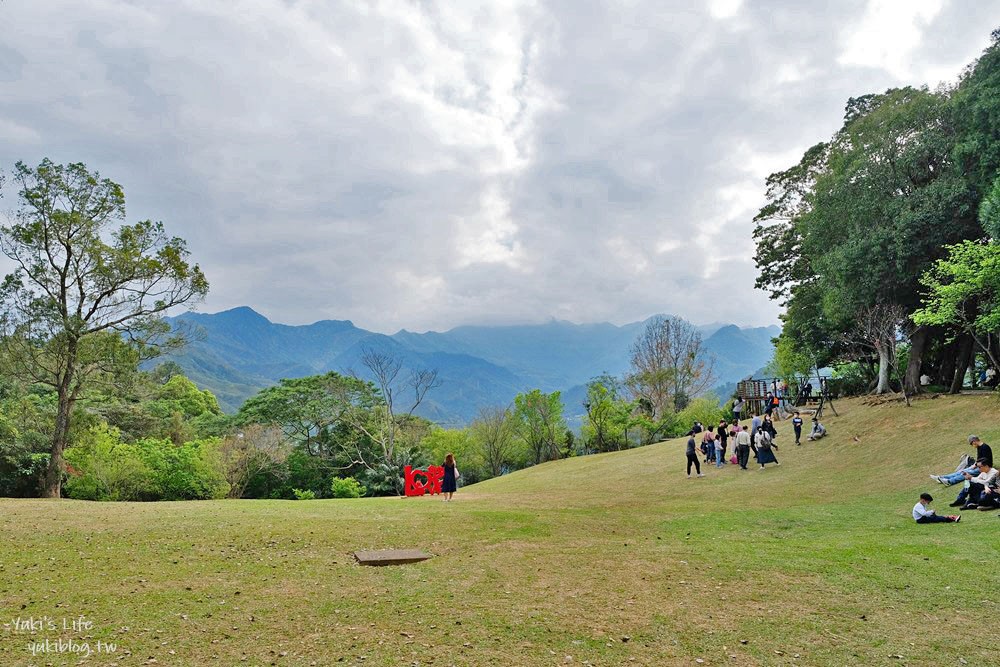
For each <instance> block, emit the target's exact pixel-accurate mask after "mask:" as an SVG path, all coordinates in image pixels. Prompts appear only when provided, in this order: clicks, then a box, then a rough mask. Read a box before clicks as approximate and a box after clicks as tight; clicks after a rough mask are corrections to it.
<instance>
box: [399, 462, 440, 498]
mask: <svg viewBox="0 0 1000 667" xmlns="http://www.w3.org/2000/svg"><path fill="white" fill-rule="evenodd" d="M419 477H422V478H423V480H421V479H418V478H419ZM403 479H404V480H405V482H406V486H405V490H404V491H403V493H405V494H406V495H408V496H422V495H424V494H425V493H429V494H435V493H441V480H443V479H444V467H443V466H427V470H420V469H414V468H412V467H411V466H406V467H405V468H403Z"/></svg>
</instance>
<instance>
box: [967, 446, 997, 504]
mask: <svg viewBox="0 0 1000 667" xmlns="http://www.w3.org/2000/svg"><path fill="white" fill-rule="evenodd" d="M976 465H977V466H978V467H979V475H977V476H976V477H973V476H972V475H970V474H969V473H964V475H965V479H967V480H969V502H967V503H966V504H965V505H963V506H962V509H963V510H974V509H981V510H992V509H997V508H998V507H1000V470H997V469H996V468H994V467H993V466H991V465H990V464H989V463H988V462H987V461H986V459H979V460H978V461H976Z"/></svg>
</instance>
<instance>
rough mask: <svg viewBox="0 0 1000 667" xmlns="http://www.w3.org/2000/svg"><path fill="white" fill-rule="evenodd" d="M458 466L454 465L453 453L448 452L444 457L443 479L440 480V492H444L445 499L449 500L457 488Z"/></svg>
mask: <svg viewBox="0 0 1000 667" xmlns="http://www.w3.org/2000/svg"><path fill="white" fill-rule="evenodd" d="M459 477H460V475H459V473H458V467H457V466H456V465H455V455H454V454H448V455H447V456H445V457H444V479H443V480H442V481H441V493H443V494H444V499H445V501H450V500H451V497H452V496H454V495H455V491H457V490H458V478H459Z"/></svg>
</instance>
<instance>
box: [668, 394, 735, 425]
mask: <svg viewBox="0 0 1000 667" xmlns="http://www.w3.org/2000/svg"><path fill="white" fill-rule="evenodd" d="M722 415H723V409H722V406H720V405H719V399H718V398H717V397H716V396H715V395H713V394H708V395H706V396H702V397H701V398H696V399H694V400H693V401H691V402H689V403H688V405H687V407H686V408H684V409H683V410H681V411H680V412H678V413H677V421H676V422H675V424H674V433H673V435H682V434H683V433H687V431H688V429H690V428H691V425H692V424H694V423H695V422H696V421H700V422H701V423H702V424H703V425H704V426H705V428H712V427H713V426H715V425H717V424H718V423H719V421H720V420H721V419H722Z"/></svg>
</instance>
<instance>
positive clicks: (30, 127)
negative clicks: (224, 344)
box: [0, 0, 1000, 332]
mask: <svg viewBox="0 0 1000 667" xmlns="http://www.w3.org/2000/svg"><path fill="white" fill-rule="evenodd" d="M995 27H1000V0H988V1H987V0H982V1H980V0H950V1H949V0H839V1H838V2H812V3H804V2H801V1H800V0H784V1H782V0H776V1H773V2H763V1H761V2H742V1H741V0H709V1H707V2H705V3H704V4H703V5H699V4H698V3H697V2H693V1H677V2H674V1H668V0H653V1H650V2H643V1H641V0H619V1H618V2H599V1H596V0H551V1H542V0H538V1H534V0H524V1H520V0H510V1H501V0H487V1H485V2H472V1H468V2H466V1H462V0H451V1H450V2H436V1H434V0H411V1H403V0H385V1H381V0H371V1H369V2H341V1H337V0H235V1H233V2H204V1H202V0H172V1H171V2H162V1H159V0H45V1H44V2H43V1H40V0H0V167H3V168H4V169H8V170H9V168H10V166H11V165H12V164H13V162H14V161H16V160H23V161H25V162H26V163H28V164H37V163H38V162H39V161H40V160H41V159H42V158H44V157H49V158H51V159H52V160H54V161H57V162H77V161H80V162H84V163H86V164H87V165H88V167H90V168H91V169H94V170H97V171H99V172H100V173H101V175H102V176H105V177H108V178H111V179H112V180H115V181H116V182H118V183H120V184H121V185H122V186H123V187H124V189H125V194H126V199H127V207H128V219H129V220H130V221H135V220H140V219H147V218H151V219H155V220H162V221H163V222H164V224H165V225H166V227H167V230H168V232H170V233H171V234H174V235H178V236H181V237H183V238H185V239H186V240H187V242H188V246H189V249H190V251H191V257H192V259H193V260H194V261H195V262H197V263H198V264H200V266H201V267H202V269H203V270H204V272H205V273H206V275H207V277H208V279H209V282H210V284H211V290H210V293H209V296H208V297H207V299H206V300H205V301H204V302H203V303H201V304H199V305H198V307H197V308H198V310H200V311H202V312H215V311H219V310H224V309H228V308H231V307H236V306H241V305H249V306H251V307H253V308H254V309H255V310H257V311H259V312H261V313H263V314H264V315H266V316H267V317H268V318H270V319H271V320H272V321H277V322H284V323H289V324H302V323H308V322H313V321H316V320H320V319H350V320H352V321H354V323H355V324H357V325H358V326H362V327H365V328H368V329H371V330H375V331H382V332H393V331H396V330H398V329H400V328H406V329H409V330H411V331H425V330H445V329H448V328H451V327H454V326H458V325H462V324H513V323H536V322H544V321H548V320H550V319H553V318H555V319H560V320H568V321H573V322H581V323H583V322H603V321H610V322H613V323H616V324H623V323H626V322H632V321H637V320H642V319H644V318H646V317H648V316H649V315H651V314H654V313H670V314H676V315H681V316H683V317H686V318H687V319H689V320H691V321H694V322H697V323H706V322H735V323H737V324H741V325H767V324H772V323H776V322H777V316H778V314H779V307H778V305H777V304H776V303H774V302H772V301H769V300H768V299H767V297H766V295H765V294H763V293H762V292H759V291H755V290H754V289H753V283H754V279H755V277H756V269H755V267H754V264H753V252H754V250H753V241H752V238H751V231H752V229H753V222H752V219H753V216H754V214H755V213H756V211H757V210H758V209H759V207H760V206H761V205H762V203H763V194H764V179H765V178H766V176H767V175H768V174H769V173H772V172H774V171H777V170H780V169H784V168H787V167H789V166H792V165H793V164H795V163H796V162H797V161H798V158H799V157H800V156H801V154H802V153H803V151H804V150H805V149H806V148H808V147H809V146H811V145H813V144H815V143H817V142H819V141H823V140H825V139H827V138H829V137H830V136H831V135H832V134H833V132H835V131H836V130H837V128H838V127H839V126H840V123H841V120H842V118H843V109H844V104H845V102H846V101H847V99H848V98H849V97H851V96H857V95H862V94H865V93H870V92H881V91H884V90H885V89H887V88H890V87H895V86H901V85H922V84H927V85H929V86H931V87H932V88H933V87H936V86H937V85H939V84H941V83H942V82H953V81H954V80H955V79H956V78H957V77H958V75H959V74H960V72H961V70H962V68H963V67H964V66H965V65H967V64H968V63H970V62H971V61H972V60H973V59H974V58H976V56H977V55H978V54H979V53H980V52H981V51H982V50H983V49H984V48H985V47H986V45H987V44H988V43H989V34H990V31H991V30H992V29H993V28H995ZM14 207H16V196H15V194H14V193H12V192H10V191H9V188H8V192H7V196H6V197H5V198H4V199H3V200H0V209H4V210H8V211H9V210H11V209H13V208H14ZM0 268H2V267H0Z"/></svg>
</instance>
